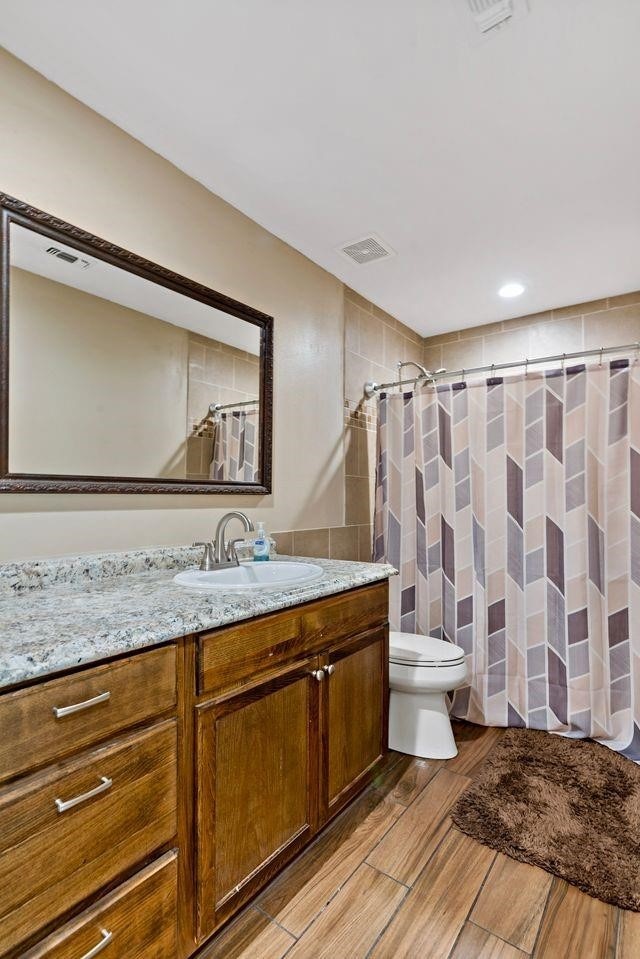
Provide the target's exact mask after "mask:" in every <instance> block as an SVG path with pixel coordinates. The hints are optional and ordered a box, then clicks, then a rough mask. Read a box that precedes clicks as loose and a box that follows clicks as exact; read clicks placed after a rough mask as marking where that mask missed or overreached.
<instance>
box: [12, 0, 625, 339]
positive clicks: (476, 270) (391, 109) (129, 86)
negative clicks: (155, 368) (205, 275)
mask: <svg viewBox="0 0 640 959" xmlns="http://www.w3.org/2000/svg"><path fill="white" fill-rule="evenodd" d="M514 4H515V7H516V12H517V13H518V14H519V15H518V16H517V17H514V20H513V21H512V22H511V23H510V24H509V25H507V26H505V27H504V28H502V29H500V30H498V31H493V32H492V33H490V34H489V35H487V36H486V37H481V36H480V34H479V32H478V31H477V28H476V26H475V24H474V22H473V19H472V17H471V14H470V11H469V5H468V2H467V0H314V2H311V0H233V2H228V0H182V2H177V0H136V2H134V3H132V2H131V0H109V2H107V3H102V4H99V3H87V2H86V0H66V2H65V3H64V4H62V3H55V2H50V3H43V2H42V0H21V2H20V3H19V4H18V3H15V0H0V39H1V40H2V42H3V43H4V45H5V46H6V47H7V48H8V49H9V50H11V51H12V52H13V53H15V54H16V55H17V56H18V57H20V58H21V59H23V60H25V61H26V62H27V63H29V64H31V65H32V66H33V67H35V68H36V69H37V70H39V71H40V72H41V73H43V74H45V76H47V77H49V78H50V79H52V80H54V81H55V82H56V83H58V84H59V85H60V86H61V87H63V88H64V89H65V90H68V91H69V92H70V93H72V94H74V95H75V96H76V97H78V98H79V99H80V100H82V101H84V102H85V103H87V104H89V105H90V106H91V107H93V108H94V109H95V110H97V111H98V112H99V113H101V114H103V115H104V116H106V117H108V118H109V119H110V120H112V121H114V122H115V123H117V124H118V125H119V126H120V127H123V128H124V129H125V130H127V131H129V132H130V133H131V134H133V135H134V136H135V137H137V138H138V139H139V140H141V141H142V142H143V143H146V144H147V145H148V146H150V147H151V148H152V149H154V150H156V151H157V152H158V153H160V154H162V155H163V156H165V157H167V158H168V159H169V160H171V161H172V162H173V163H175V164H176V165H177V166H178V167H180V168H181V169H182V170H184V171H186V172H187V173H189V174H190V175H191V176H193V177H195V178H196V179H198V180H200V181H201V182H202V183H204V184H205V185H206V186H207V187H209V188H210V189H211V190H212V191H214V192H215V193H217V194H219V195H220V196H222V197H224V198H225V199H226V200H228V201H229V202H230V203H232V204H233V205H234V206H236V207H238V208H239V209H241V210H243V211H244V212H245V213H247V214H248V215H249V216H251V217H253V219H255V220H257V221H258V222H259V223H261V224H263V225H264V226H265V227H267V228H268V229H269V230H271V231H272V232H273V233H275V234H277V235H278V236H280V237H282V238H283V239H284V240H286V241H287V242H289V243H290V244H291V245H292V246H294V247H296V248H297V249H298V250H301V251H302V252H303V253H305V254H306V255H307V256H309V257H310V258H311V259H312V260H314V261H315V262H317V263H319V264H321V265H322V266H324V267H326V269H328V270H330V271H331V272H332V273H334V274H336V275H337V276H339V277H340V278H341V279H343V280H344V281H345V282H347V283H348V284H349V285H350V286H352V287H354V288H355V289H356V290H358V291H359V292H361V293H362V294H363V295H364V296H366V297H368V298H369V299H371V300H372V301H373V302H375V303H377V304H378V305H379V306H381V307H382V308H384V309H386V310H388V311H389V312H390V313H392V314H394V315H395V316H397V317H398V318H399V319H401V320H403V321H404V322H405V323H407V324H409V325H410V326H412V327H413V328H414V329H416V330H419V331H420V332H421V333H423V334H426V335H430V334H433V333H437V332H441V331H445V330H451V329H457V328H460V327H465V326H472V325H475V324H478V323H484V322H488V321H492V320H496V319H501V318H506V317H509V316H515V315H519V314H522V313H529V312H535V311H537V310H542V309H546V308H549V307H552V306H558V305H563V304H568V303H574V302H577V301H582V300H588V299H592V298H598V297H600V296H605V295H608V294H616V293H623V292H627V291H629V290H632V289H637V288H638V287H640V258H639V256H638V250H639V248H640V175H639V171H640V57H639V56H638V49H639V48H640V3H638V0H529V6H530V12H528V13H527V10H526V7H525V4H526V0H514ZM7 148H9V149H10V144H8V146H7ZM368 232H374V233H376V234H378V235H379V236H380V237H382V239H383V240H385V241H386V242H387V243H388V244H390V246H391V247H392V248H393V249H394V250H395V251H397V256H394V257H391V258H389V259H388V260H382V261H379V262H377V263H371V264H368V265H366V266H357V265H356V264H353V265H352V264H351V263H350V262H349V261H348V260H346V259H345V258H344V257H343V256H342V255H341V254H340V253H338V252H336V247H338V246H341V245H342V244H344V243H346V242H349V241H352V240H354V239H358V238H359V237H361V236H364V235H366V234H367V233H368ZM512 279H521V280H522V281H523V282H524V283H526V285H527V292H526V293H525V294H524V295H523V296H522V297H520V298H519V299H517V300H511V301H503V300H501V299H500V298H499V297H497V295H496V290H497V289H498V287H499V286H501V285H502V284H503V283H504V282H505V281H506V280H512Z"/></svg>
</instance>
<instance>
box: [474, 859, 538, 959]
mask: <svg viewBox="0 0 640 959" xmlns="http://www.w3.org/2000/svg"><path fill="white" fill-rule="evenodd" d="M505 855H506V854H505ZM494 862H495V860H494ZM492 866H493V863H492ZM471 911H473V907H472V909H471ZM471 911H470V912H469V915H468V916H467V918H466V919H465V922H469V923H471V925H472V926H476V927H477V928H478V929H482V931H483V932H488V933H489V935H490V936H493V938H494V939H499V940H500V942H504V943H505V944H506V945H507V946H511V948H512V949H517V950H518V952H522V953H523V954H524V955H525V956H531V953H530V952H527V950H526V949H522V948H521V947H520V946H516V944H515V942H510V940H509V939H505V938H504V936H499V935H498V933H497V932H494V931H493V929H487V927H486V926H483V925H482V923H481V922H478V921H477V919H471Z"/></svg>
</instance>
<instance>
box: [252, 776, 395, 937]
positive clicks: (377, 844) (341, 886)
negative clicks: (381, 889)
mask: <svg viewBox="0 0 640 959" xmlns="http://www.w3.org/2000/svg"><path fill="white" fill-rule="evenodd" d="M399 762H400V759H397V760H396V761H395V762H394V763H393V765H392V766H390V769H393V768H394V767H395V766H396V765H397V764H398V763H399ZM374 792H375V787H374V785H373V784H371V785H370V786H368V787H367V789H366V790H365V791H364V793H363V794H362V798H364V796H366V795H367V794H368V793H371V794H373V793H374ZM397 805H398V806H401V805H402V804H401V803H397ZM374 808H375V807H374ZM408 808H409V807H408V806H405V807H403V811H402V812H401V813H400V815H399V816H398V817H397V818H396V819H394V821H393V822H392V823H390V825H389V827H388V829H386V830H385V831H384V833H383V834H382V836H380V838H379V839H378V841H377V842H376V843H375V844H374V845H373V846H372V847H371V848H370V849H369V850H368V851H367V853H366V854H365V856H364V858H363V859H361V860H360V862H359V863H358V864H357V865H356V867H355V868H354V870H353V872H350V873H349V875H348V876H347V877H346V879H345V880H344V881H343V882H341V883H340V885H339V886H338V887H337V889H335V890H334V892H333V894H332V895H331V896H330V897H329V898H328V899H327V901H326V902H325V904H324V905H323V907H322V909H321V910H320V912H318V913H316V915H315V916H314V917H313V919H311V921H310V922H308V923H307V925H306V926H305V927H304V929H303V930H302V932H301V933H300V935H299V936H296V935H295V934H294V933H293V932H291V930H290V929H287V927H286V926H283V925H282V924H281V923H278V925H279V926H281V928H282V929H284V930H285V932H288V933H289V934H290V935H292V936H293V937H294V938H295V939H296V941H298V940H300V939H302V938H303V936H305V935H306V933H307V932H308V931H309V929H310V928H311V926H312V925H313V924H314V922H315V921H316V920H317V919H319V917H320V916H321V915H322V913H323V912H324V911H325V909H326V908H327V906H329V905H330V903H332V902H333V900H334V899H335V897H336V896H337V895H338V893H339V892H340V890H341V889H343V888H344V886H346V884H347V883H348V882H349V880H350V879H351V878H352V877H353V876H354V875H355V874H356V872H357V871H358V869H359V868H360V866H363V865H365V864H366V865H367V866H368V865H369V863H368V862H367V856H370V855H371V853H372V852H373V850H374V849H376V847H377V846H379V845H380V843H381V842H382V840H383V839H384V837H385V836H386V835H387V833H388V832H389V830H391V829H393V827H394V826H395V824H396V823H397V822H398V821H399V820H400V819H402V817H403V816H404V814H405V813H406V811H407V809H408ZM345 812H346V810H345ZM372 812H373V810H372ZM336 818H337V817H336ZM318 838H320V837H318ZM306 851H307V850H304V849H303V850H302V851H301V853H300V856H301V857H302V856H303V855H304V853H305V852H306ZM292 861H293V862H295V860H292ZM370 868H372V869H373V868H375V867H374V866H371V867H370ZM389 879H393V876H389ZM394 881H395V882H398V880H397V879H396V880H394ZM398 885H401V886H404V883H398ZM260 911H261V912H262V913H264V915H265V916H267V917H268V918H269V919H273V921H274V922H277V920H276V919H274V917H273V916H272V915H271V914H270V913H268V912H267V911H266V910H265V909H263V908H262V907H260Z"/></svg>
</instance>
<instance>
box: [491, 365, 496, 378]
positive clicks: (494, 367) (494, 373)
mask: <svg viewBox="0 0 640 959" xmlns="http://www.w3.org/2000/svg"><path fill="white" fill-rule="evenodd" d="M495 375H496V364H495V363H492V364H491V379H493V378H494V377H495Z"/></svg>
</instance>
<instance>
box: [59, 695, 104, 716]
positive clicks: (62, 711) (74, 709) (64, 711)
mask: <svg viewBox="0 0 640 959" xmlns="http://www.w3.org/2000/svg"><path fill="white" fill-rule="evenodd" d="M108 699H111V693H108V692H107V693H100V694H99V695H98V696H94V697H93V699H85V701H84V702H83V703H74V704H73V706H54V707H53V715H54V716H55V717H56V719H62V717H63V716H70V715H71V713H80V712H82V710H83V709H91V707H92V706H97V705H98V703H106V701H107V700H108Z"/></svg>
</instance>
